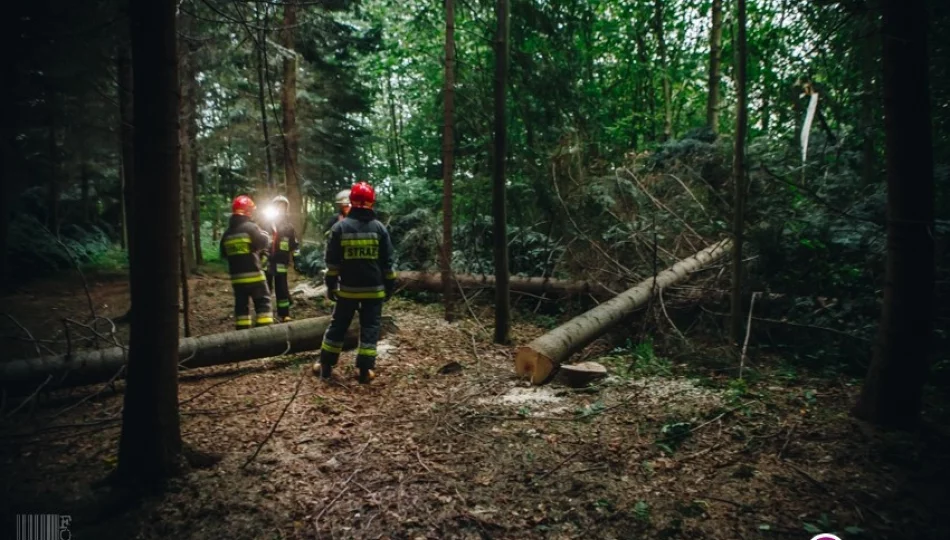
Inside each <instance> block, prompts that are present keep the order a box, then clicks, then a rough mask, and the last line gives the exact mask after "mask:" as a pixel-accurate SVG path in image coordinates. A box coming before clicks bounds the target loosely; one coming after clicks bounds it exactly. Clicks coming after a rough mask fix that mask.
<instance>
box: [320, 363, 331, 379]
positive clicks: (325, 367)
mask: <svg viewBox="0 0 950 540" xmlns="http://www.w3.org/2000/svg"><path fill="white" fill-rule="evenodd" d="M332 374H333V366H332V365H330V364H320V378H321V379H329V378H330V375H332Z"/></svg>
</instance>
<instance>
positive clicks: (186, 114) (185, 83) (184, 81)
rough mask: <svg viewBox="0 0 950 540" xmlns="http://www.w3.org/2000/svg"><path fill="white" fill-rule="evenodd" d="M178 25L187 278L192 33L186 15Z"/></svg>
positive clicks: (189, 268)
mask: <svg viewBox="0 0 950 540" xmlns="http://www.w3.org/2000/svg"><path fill="white" fill-rule="evenodd" d="M178 16H179V22H180V26H181V28H182V31H183V33H182V34H181V35H180V36H179V38H178V40H179V41H178V59H179V63H178V72H179V73H180V74H181V77H180V84H179V88H180V92H181V94H180V96H181V99H180V100H179V110H180V113H179V114H180V116H179V123H178V137H179V145H180V155H181V163H180V167H181V173H180V174H181V228H182V231H184V232H183V235H184V242H185V249H184V250H183V251H181V250H180V251H179V254H180V255H184V257H185V259H184V261H183V263H182V268H184V269H185V271H186V272H187V273H189V274H191V273H193V272H195V271H196V270H197V269H198V266H197V264H196V263H195V234H194V219H193V217H194V216H193V213H194V209H195V206H196V205H195V200H194V197H195V189H194V185H193V182H194V179H193V178H192V177H191V152H192V151H193V149H194V141H192V140H191V130H190V125H191V117H192V115H194V111H192V110H191V103H192V102H191V93H192V92H193V91H194V80H193V79H192V78H191V76H192V71H191V66H190V64H191V58H190V55H189V54H188V41H187V39H188V38H187V37H186V36H187V35H188V34H190V33H191V31H192V25H191V23H190V19H191V16H190V15H188V13H187V12H185V11H181V12H179V15H178Z"/></svg>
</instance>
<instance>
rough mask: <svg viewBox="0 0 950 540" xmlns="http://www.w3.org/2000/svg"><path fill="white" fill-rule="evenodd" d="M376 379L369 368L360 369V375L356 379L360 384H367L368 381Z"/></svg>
mask: <svg viewBox="0 0 950 540" xmlns="http://www.w3.org/2000/svg"><path fill="white" fill-rule="evenodd" d="M375 378H376V374H375V373H374V372H373V370H371V369H370V368H365V367H361V368H360V375H359V378H358V379H357V380H358V381H359V383H360V384H369V382H370V381H372V380H373V379H375Z"/></svg>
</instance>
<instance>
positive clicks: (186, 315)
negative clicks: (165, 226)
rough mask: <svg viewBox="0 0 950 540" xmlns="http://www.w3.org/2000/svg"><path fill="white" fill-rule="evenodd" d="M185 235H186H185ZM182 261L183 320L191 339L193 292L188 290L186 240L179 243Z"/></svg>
mask: <svg viewBox="0 0 950 540" xmlns="http://www.w3.org/2000/svg"><path fill="white" fill-rule="evenodd" d="M183 235H184V233H183ZM178 253H179V259H180V263H181V264H180V265H179V274H180V277H181V318H182V329H183V330H184V332H185V337H191V298H190V296H191V294H190V293H191V291H189V290H188V270H187V269H186V268H185V239H184V238H182V239H180V240H179V241H178Z"/></svg>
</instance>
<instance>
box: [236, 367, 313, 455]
mask: <svg viewBox="0 0 950 540" xmlns="http://www.w3.org/2000/svg"><path fill="white" fill-rule="evenodd" d="M306 373H307V370H305V369H301V370H300V376H299V377H297V386H296V387H294V394H293V395H292V396H290V399H289V400H287V404H286V405H284V409H283V410H282V411H280V416H278V417H277V421H276V422H274V425H272V426H271V428H270V432H269V433H268V434H267V436H266V437H264V440H263V441H261V442H260V444H258V445H257V449H256V450H254V453H253V454H252V455H251V457H249V458H247V461H245V462H244V465H241V468H242V469H244V468H246V467H247V466H248V465H250V464H251V462H252V461H254V460H255V459H257V454H260V453H261V448H264V445H265V444H267V441H269V440H270V439H271V437H273V436H274V432H275V431H277V426H278V425H280V421H281V420H283V419H284V415H285V414H287V409H289V408H290V405H291V404H292V403H293V402H294V400H295V399H297V394H299V393H300V385H301V383H303V379H304V376H305V375H306Z"/></svg>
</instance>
